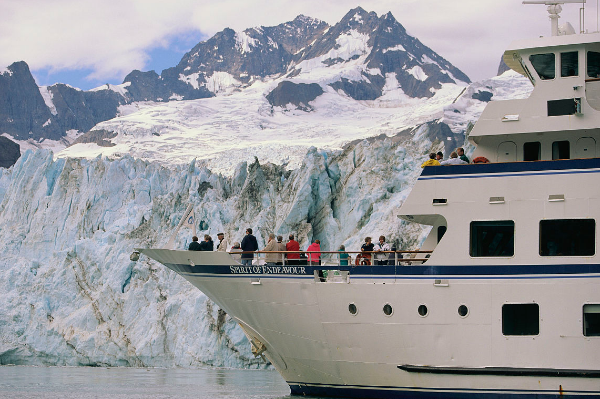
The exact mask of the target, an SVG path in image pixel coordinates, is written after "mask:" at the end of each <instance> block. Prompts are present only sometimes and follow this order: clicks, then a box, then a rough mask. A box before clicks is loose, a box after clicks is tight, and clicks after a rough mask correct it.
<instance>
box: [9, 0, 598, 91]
mask: <svg viewBox="0 0 600 399" xmlns="http://www.w3.org/2000/svg"><path fill="white" fill-rule="evenodd" d="M589 3H591V2H589ZM360 5H361V7H363V8H364V9H365V10H367V11H375V12H376V13H378V14H379V15H382V14H384V13H386V12H388V11H391V12H392V14H393V15H394V16H395V17H396V19H397V20H398V21H399V22H400V23H401V24H402V25H404V27H405V28H407V30H408V32H409V33H410V34H412V35H413V36H416V37H417V38H418V39H419V40H421V41H422V42H423V43H424V44H425V45H426V46H428V47H431V48H432V49H433V50H434V51H436V52H438V53H439V54H440V55H441V56H443V57H444V58H446V59H447V60H449V61H450V62H451V63H452V64H454V65H455V66H457V67H458V68H460V69H461V70H463V71H464V72H465V73H467V75H469V77H471V78H472V79H475V80H478V79H483V78H486V77H490V76H492V75H494V74H495V72H496V69H497V67H498V64H499V62H500V57H501V55H502V53H503V51H504V48H505V47H506V46H507V45H508V44H509V43H510V41H511V40H513V39H516V38H522V37H536V36H539V35H547V34H548V32H549V30H550V28H549V25H550V23H549V22H548V17H547V12H546V10H545V7H544V6H535V5H522V4H521V0H505V1H490V0H455V1H453V2H449V1H441V0H403V1H400V2H399V1H397V0H364V1H362V2H361V4H360ZM353 7H355V3H348V1H347V0H330V1H328V2H323V1H320V0H319V1H317V0H304V1H296V0H293V1H292V0H280V1H278V2H271V1H266V0H221V1H218V2H215V1H212V2H208V1H206V0H173V1H170V2H164V1H162V0H102V1H90V0H52V1H48V0H1V1H0V67H5V66H8V65H10V64H11V63H13V62H15V61H20V60H24V61H26V62H27V63H28V64H29V66H30V68H31V69H32V70H36V69H42V68H50V69H51V70H62V69H91V70H93V71H94V72H93V73H92V76H91V77H93V78H96V79H103V78H107V79H108V78H117V77H118V78H120V79H122V78H123V77H124V76H125V75H126V74H127V73H129V72H130V71H131V70H133V69H141V70H144V67H145V66H146V65H147V62H148V53H149V51H150V50H152V49H154V48H159V47H166V46H168V45H169V44H170V42H171V40H172V39H173V38H174V37H176V36H177V35H184V34H186V33H189V32H190V31H194V30H195V31H201V32H202V33H203V34H205V35H207V36H211V35H213V34H214V33H216V32H218V31H220V30H222V29H224V28H225V27H231V28H232V29H234V30H236V31H241V30H243V29H245V28H249V27H254V26H259V25H264V26H273V25H277V24H279V23H282V22H286V21H289V20H292V19H293V18H295V17H296V16H297V15H298V14H304V15H308V16H311V17H314V18H319V19H322V20H325V21H326V22H328V23H330V24H334V23H336V22H338V21H339V20H340V19H341V18H342V17H343V16H344V15H345V14H346V13H347V12H348V11H349V10H350V8H353ZM563 9H564V11H563V14H562V15H563V18H562V19H561V23H564V22H565V21H570V22H571V23H572V24H573V26H575V28H576V30H577V29H578V20H579V18H578V9H579V5H576V4H567V5H565V6H563ZM265 10H269V12H265ZM595 13H596V9H595V4H588V7H587V9H586V15H588V22H590V23H589V25H592V22H593V21H592V19H593V20H594V21H595ZM590 15H591V16H590ZM594 25H595V24H594ZM588 27H589V28H592V26H588ZM593 28H595V26H594V27H593Z"/></svg>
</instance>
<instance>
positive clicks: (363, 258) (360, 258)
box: [354, 254, 371, 266]
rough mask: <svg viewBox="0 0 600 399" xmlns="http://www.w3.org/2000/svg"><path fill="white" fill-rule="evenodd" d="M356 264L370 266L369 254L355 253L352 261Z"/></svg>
mask: <svg viewBox="0 0 600 399" xmlns="http://www.w3.org/2000/svg"><path fill="white" fill-rule="evenodd" d="M354 264H355V265H356V266H370V265H371V255H370V254H358V255H356V260H355V261H354Z"/></svg>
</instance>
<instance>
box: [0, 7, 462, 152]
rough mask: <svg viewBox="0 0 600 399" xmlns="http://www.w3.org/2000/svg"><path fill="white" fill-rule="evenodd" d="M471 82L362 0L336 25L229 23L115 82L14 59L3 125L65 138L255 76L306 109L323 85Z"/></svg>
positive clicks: (369, 92)
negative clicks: (47, 72) (75, 79)
mask: <svg viewBox="0 0 600 399" xmlns="http://www.w3.org/2000/svg"><path fill="white" fill-rule="evenodd" d="M274 82H277V84H276V85H273V84H272V83H274ZM280 83H284V84H283V85H279V84H280ZM467 83H469V78H468V77H467V76H466V75H465V74H464V73H462V72H461V71H460V70H458V69H457V68H455V67H454V66H452V64H450V62H448V61H447V60H445V59H444V58H443V57H441V56H440V55H438V54H436V53H435V52H434V51H432V50H431V49H429V48H428V47H426V46H425V45H423V44H422V43H421V42H420V41H419V40H418V39H417V38H415V37H412V36H410V35H409V34H408V33H407V32H406V30H405V29H404V27H403V26H402V25H401V24H400V23H399V22H398V21H396V19H395V18H394V17H393V16H392V14H391V13H388V14H385V15H383V16H381V17H379V16H377V14H375V13H373V12H371V13H368V12H366V11H365V10H363V9H362V8H360V7H358V8H356V9H353V10H350V11H349V12H348V14H347V15H346V16H345V17H344V18H343V19H342V20H341V21H340V22H338V23H337V24H335V25H334V26H329V25H328V24H326V23H325V22H323V21H319V20H315V19H313V18H309V17H306V16H302V15H301V16H299V17H297V18H296V19H295V20H293V21H291V22H287V23H283V24H280V25H278V26H274V27H256V28H250V29H246V30H245V31H242V32H235V31H233V30H231V29H225V30H223V31H221V32H219V33H217V34H215V35H214V36H213V37H212V38H210V39H209V40H207V41H204V42H200V43H198V44H197V45H196V46H195V47H194V48H193V49H191V50H190V51H189V52H188V53H186V54H185V55H184V56H183V58H182V59H181V61H180V62H179V64H178V65H176V66H174V67H172V68H168V69H165V70H164V71H162V72H161V74H160V75H159V74H157V73H156V72H154V71H149V72H141V71H133V72H131V73H130V74H129V75H127V76H126V77H125V79H124V82H123V84H121V85H118V86H114V85H109V84H107V85H104V86H101V87H98V88H96V89H93V90H89V91H82V90H79V89H77V88H73V87H71V86H68V85H65V84H55V85H52V86H47V87H46V86H44V87H37V85H36V84H35V81H34V80H33V77H32V76H31V73H30V71H29V68H28V66H27V64H26V63H25V62H16V63H14V64H12V65H10V66H8V68H6V69H2V70H0V134H4V135H7V136H10V138H12V139H15V140H18V141H19V143H20V144H23V143H24V145H23V147H24V148H28V147H47V146H54V147H55V148H57V147H60V146H62V147H64V146H66V145H68V144H69V143H70V142H72V138H73V136H75V135H80V134H82V133H86V132H89V131H90V130H94V129H95V128H94V126H95V125H97V124H98V123H100V122H102V121H106V120H109V119H112V118H114V117H116V116H119V115H120V116H123V115H124V114H126V113H127V112H128V110H129V109H130V107H128V106H127V104H132V105H135V104H139V103H140V102H144V103H147V102H152V103H170V102H173V101H181V100H195V99H202V98H210V97H214V96H221V95H228V94H231V93H232V92H239V91H245V90H246V89H250V90H254V91H256V88H255V87H254V86H255V85H257V84H262V87H263V90H264V89H268V90H267V91H265V92H263V93H261V95H262V96H263V99H266V100H267V103H268V104H269V105H270V106H272V107H284V106H286V105H288V104H293V105H294V106H295V107H296V108H298V109H302V110H304V111H311V110H312V109H313V108H312V106H310V105H308V104H309V103H310V102H311V101H313V100H315V99H316V98H317V97H319V96H320V95H321V94H322V93H329V92H335V93H338V96H339V97H345V98H348V99H353V100H357V101H365V100H370V101H375V100H379V99H384V98H386V97H390V95H391V93H400V94H401V95H402V97H403V98H404V99H405V100H412V99H422V98H431V97H434V96H435V95H436V94H437V93H438V92H439V91H441V90H443V88H444V86H445V85H456V86H464V85H466V84H467ZM307 84H308V85H309V87H311V89H310V90H306V89H307V87H305V85H307ZM317 86H318V87H317ZM299 94H302V96H301V98H299V97H298V95H299ZM394 95H395V96H396V97H397V96H398V94H394ZM94 134H96V133H94ZM96 135H97V134H96ZM44 140H53V142H50V143H43V141H44ZM60 141H62V143H58V144H57V142H60Z"/></svg>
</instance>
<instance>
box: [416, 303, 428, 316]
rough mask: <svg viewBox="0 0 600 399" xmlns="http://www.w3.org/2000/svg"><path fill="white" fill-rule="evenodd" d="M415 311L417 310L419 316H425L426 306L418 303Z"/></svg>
mask: <svg viewBox="0 0 600 399" xmlns="http://www.w3.org/2000/svg"><path fill="white" fill-rule="evenodd" d="M417 311H418V312H419V315H420V316H421V317H425V316H427V306H425V305H419V308H418V309H417Z"/></svg>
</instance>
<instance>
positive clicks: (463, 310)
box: [458, 305, 469, 317]
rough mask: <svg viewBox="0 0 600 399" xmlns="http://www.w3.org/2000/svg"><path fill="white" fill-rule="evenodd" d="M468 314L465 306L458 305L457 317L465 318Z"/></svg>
mask: <svg viewBox="0 0 600 399" xmlns="http://www.w3.org/2000/svg"><path fill="white" fill-rule="evenodd" d="M468 314H469V308H468V307H467V306H466V305H460V306H459V307H458V315H459V316H460V317H467V315H468Z"/></svg>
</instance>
